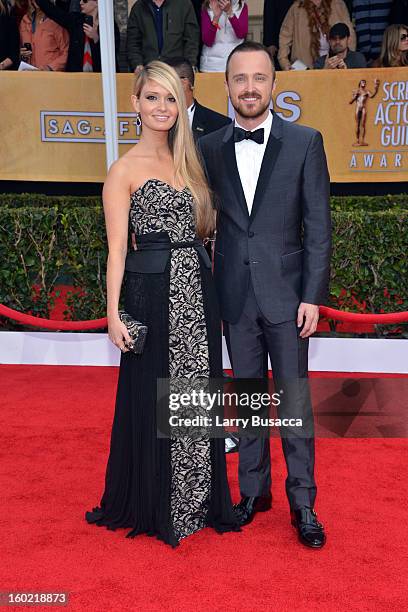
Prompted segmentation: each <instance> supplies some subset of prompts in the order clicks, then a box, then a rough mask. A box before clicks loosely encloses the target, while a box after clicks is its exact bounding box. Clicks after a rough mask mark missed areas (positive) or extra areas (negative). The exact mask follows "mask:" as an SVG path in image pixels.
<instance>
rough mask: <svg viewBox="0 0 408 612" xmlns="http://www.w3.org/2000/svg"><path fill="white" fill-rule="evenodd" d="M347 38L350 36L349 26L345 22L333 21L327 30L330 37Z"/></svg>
mask: <svg viewBox="0 0 408 612" xmlns="http://www.w3.org/2000/svg"><path fill="white" fill-rule="evenodd" d="M336 36H338V37H339V38H348V37H349V36H350V28H349V27H348V25H347V24H346V23H335V24H334V25H333V26H332V27H331V28H330V31H329V39H330V38H336Z"/></svg>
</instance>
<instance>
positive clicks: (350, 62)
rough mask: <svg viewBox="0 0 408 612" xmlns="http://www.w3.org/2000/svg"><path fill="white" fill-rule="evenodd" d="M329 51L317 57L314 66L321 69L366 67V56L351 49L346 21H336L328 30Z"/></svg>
mask: <svg viewBox="0 0 408 612" xmlns="http://www.w3.org/2000/svg"><path fill="white" fill-rule="evenodd" d="M329 45H330V51H329V53H328V54H327V55H322V56H321V57H319V58H318V59H317V60H316V61H315V63H314V68H317V69H321V68H325V69H329V70H336V69H340V70H341V69H344V68H366V67H367V62H366V58H365V57H364V55H363V54H362V53H359V52H358V51H351V50H350V49H349V45H350V28H349V27H348V25H347V24H346V23H336V24H335V25H334V26H332V27H331V28H330V31H329Z"/></svg>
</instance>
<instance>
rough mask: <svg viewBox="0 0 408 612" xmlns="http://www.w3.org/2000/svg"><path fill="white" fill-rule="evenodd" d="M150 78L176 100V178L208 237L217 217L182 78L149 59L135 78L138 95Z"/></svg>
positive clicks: (198, 226) (172, 144)
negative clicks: (193, 206)
mask: <svg viewBox="0 0 408 612" xmlns="http://www.w3.org/2000/svg"><path fill="white" fill-rule="evenodd" d="M148 80H152V81H156V83H158V84H159V85H161V86H162V87H163V88H164V89H167V91H169V92H170V94H171V95H172V96H173V97H174V98H175V100H176V104H177V108H178V117H177V120H176V122H175V124H174V126H173V127H172V128H171V129H170V130H169V148H170V151H171V153H172V155H173V160H174V170H175V178H176V180H177V182H179V183H181V184H182V185H186V186H187V187H188V188H189V190H190V191H191V193H192V195H193V198H194V203H195V217H196V231H197V234H198V235H199V236H200V237H201V238H206V237H208V236H210V235H211V234H212V232H213V231H214V226H215V218H214V212H213V208H212V204H211V194H210V189H209V187H208V184H207V181H206V178H205V174H204V171H203V168H202V166H201V164H200V161H199V158H198V154H197V150H196V147H195V144H194V140H193V135H192V133H191V129H190V124H189V121H188V115H187V107H186V101H185V97H184V92H183V88H182V85H181V81H180V79H179V77H178V75H177V73H176V71H175V70H174V68H172V67H171V66H168V65H167V64H165V63H164V62H160V61H153V62H149V63H148V64H147V65H146V66H145V67H144V68H143V70H142V71H141V72H140V73H139V75H138V76H137V78H136V81H135V86H134V90H133V93H134V95H135V96H136V97H137V98H139V97H140V93H141V91H142V89H143V87H144V85H145V84H146V82H147V81H148Z"/></svg>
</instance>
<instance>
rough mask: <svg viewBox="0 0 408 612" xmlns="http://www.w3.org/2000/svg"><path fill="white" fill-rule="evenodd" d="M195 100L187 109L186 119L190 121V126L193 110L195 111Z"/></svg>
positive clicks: (191, 124)
mask: <svg viewBox="0 0 408 612" xmlns="http://www.w3.org/2000/svg"><path fill="white" fill-rule="evenodd" d="M195 106H196V105H195V102H193V103H192V105H191V106H189V107H188V109H187V114H188V120H189V122H190V127H193V119H194V111H195Z"/></svg>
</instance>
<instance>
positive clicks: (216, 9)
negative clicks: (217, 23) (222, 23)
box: [210, 0, 222, 19]
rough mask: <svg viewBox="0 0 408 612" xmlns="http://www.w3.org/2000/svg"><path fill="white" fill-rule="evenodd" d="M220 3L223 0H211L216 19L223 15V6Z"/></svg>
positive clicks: (211, 7)
mask: <svg viewBox="0 0 408 612" xmlns="http://www.w3.org/2000/svg"><path fill="white" fill-rule="evenodd" d="M220 4H221V2H219V1H218V0H210V9H211V10H212V12H213V13H214V19H219V18H220V17H221V13H222V8H221V6H220Z"/></svg>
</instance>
